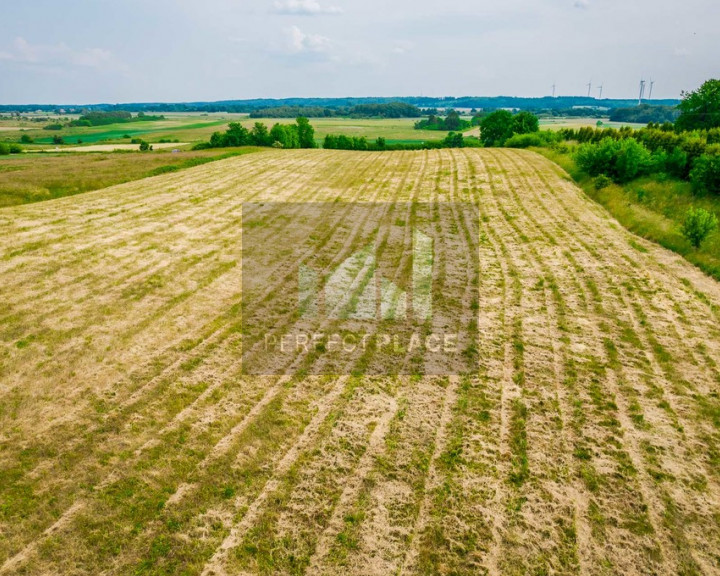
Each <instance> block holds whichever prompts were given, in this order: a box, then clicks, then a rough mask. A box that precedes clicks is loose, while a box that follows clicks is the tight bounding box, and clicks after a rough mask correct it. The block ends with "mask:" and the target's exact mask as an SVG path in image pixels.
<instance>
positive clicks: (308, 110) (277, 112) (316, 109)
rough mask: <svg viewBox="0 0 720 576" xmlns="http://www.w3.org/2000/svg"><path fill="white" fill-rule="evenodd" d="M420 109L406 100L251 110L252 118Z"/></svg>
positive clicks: (398, 114) (407, 113)
mask: <svg viewBox="0 0 720 576" xmlns="http://www.w3.org/2000/svg"><path fill="white" fill-rule="evenodd" d="M421 115H422V113H421V112H420V109H419V108H417V107H416V106H413V105H412V104H406V103H404V102H387V103H367V104H358V105H356V106H350V107H348V106H339V107H336V108H330V107H327V106H276V107H271V108H260V109H257V110H253V111H252V112H250V118H297V117H298V116H302V117H305V118H333V117H350V118H418V117H420V116H421Z"/></svg>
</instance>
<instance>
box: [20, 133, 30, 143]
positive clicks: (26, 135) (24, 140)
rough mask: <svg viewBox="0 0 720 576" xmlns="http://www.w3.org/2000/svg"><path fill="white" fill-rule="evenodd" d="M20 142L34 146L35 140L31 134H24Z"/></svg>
mask: <svg viewBox="0 0 720 576" xmlns="http://www.w3.org/2000/svg"><path fill="white" fill-rule="evenodd" d="M20 142H22V143H23V144H32V143H33V139H32V137H31V136H30V135H29V134H23V135H22V136H20Z"/></svg>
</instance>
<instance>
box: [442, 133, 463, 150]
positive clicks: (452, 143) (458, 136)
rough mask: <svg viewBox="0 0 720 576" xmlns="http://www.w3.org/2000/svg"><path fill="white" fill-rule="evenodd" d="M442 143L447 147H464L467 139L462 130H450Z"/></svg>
mask: <svg viewBox="0 0 720 576" xmlns="http://www.w3.org/2000/svg"><path fill="white" fill-rule="evenodd" d="M442 143H443V146H446V147H447V148H462V147H464V146H465V139H464V138H463V135H462V132H450V134H448V135H447V136H446V137H445V139H444V140H443V142H442Z"/></svg>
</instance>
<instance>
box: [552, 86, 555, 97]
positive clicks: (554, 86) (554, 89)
mask: <svg viewBox="0 0 720 576" xmlns="http://www.w3.org/2000/svg"><path fill="white" fill-rule="evenodd" d="M552 88H553V98H555V83H553V86H552Z"/></svg>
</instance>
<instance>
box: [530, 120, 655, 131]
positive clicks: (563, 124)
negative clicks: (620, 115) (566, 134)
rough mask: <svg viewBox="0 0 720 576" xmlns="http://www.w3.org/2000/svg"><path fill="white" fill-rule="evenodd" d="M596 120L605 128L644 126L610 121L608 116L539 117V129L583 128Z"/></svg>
mask: <svg viewBox="0 0 720 576" xmlns="http://www.w3.org/2000/svg"><path fill="white" fill-rule="evenodd" d="M598 120H601V121H602V123H603V127H605V128H622V127H623V126H629V127H630V128H632V129H634V130H637V129H640V128H644V127H645V124H636V123H633V122H611V121H610V120H609V119H608V118H541V119H540V129H541V130H560V129H561V128H573V129H575V130H577V129H578V128H583V127H584V126H591V127H593V128H594V127H595V126H596V125H597V122H598Z"/></svg>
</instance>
